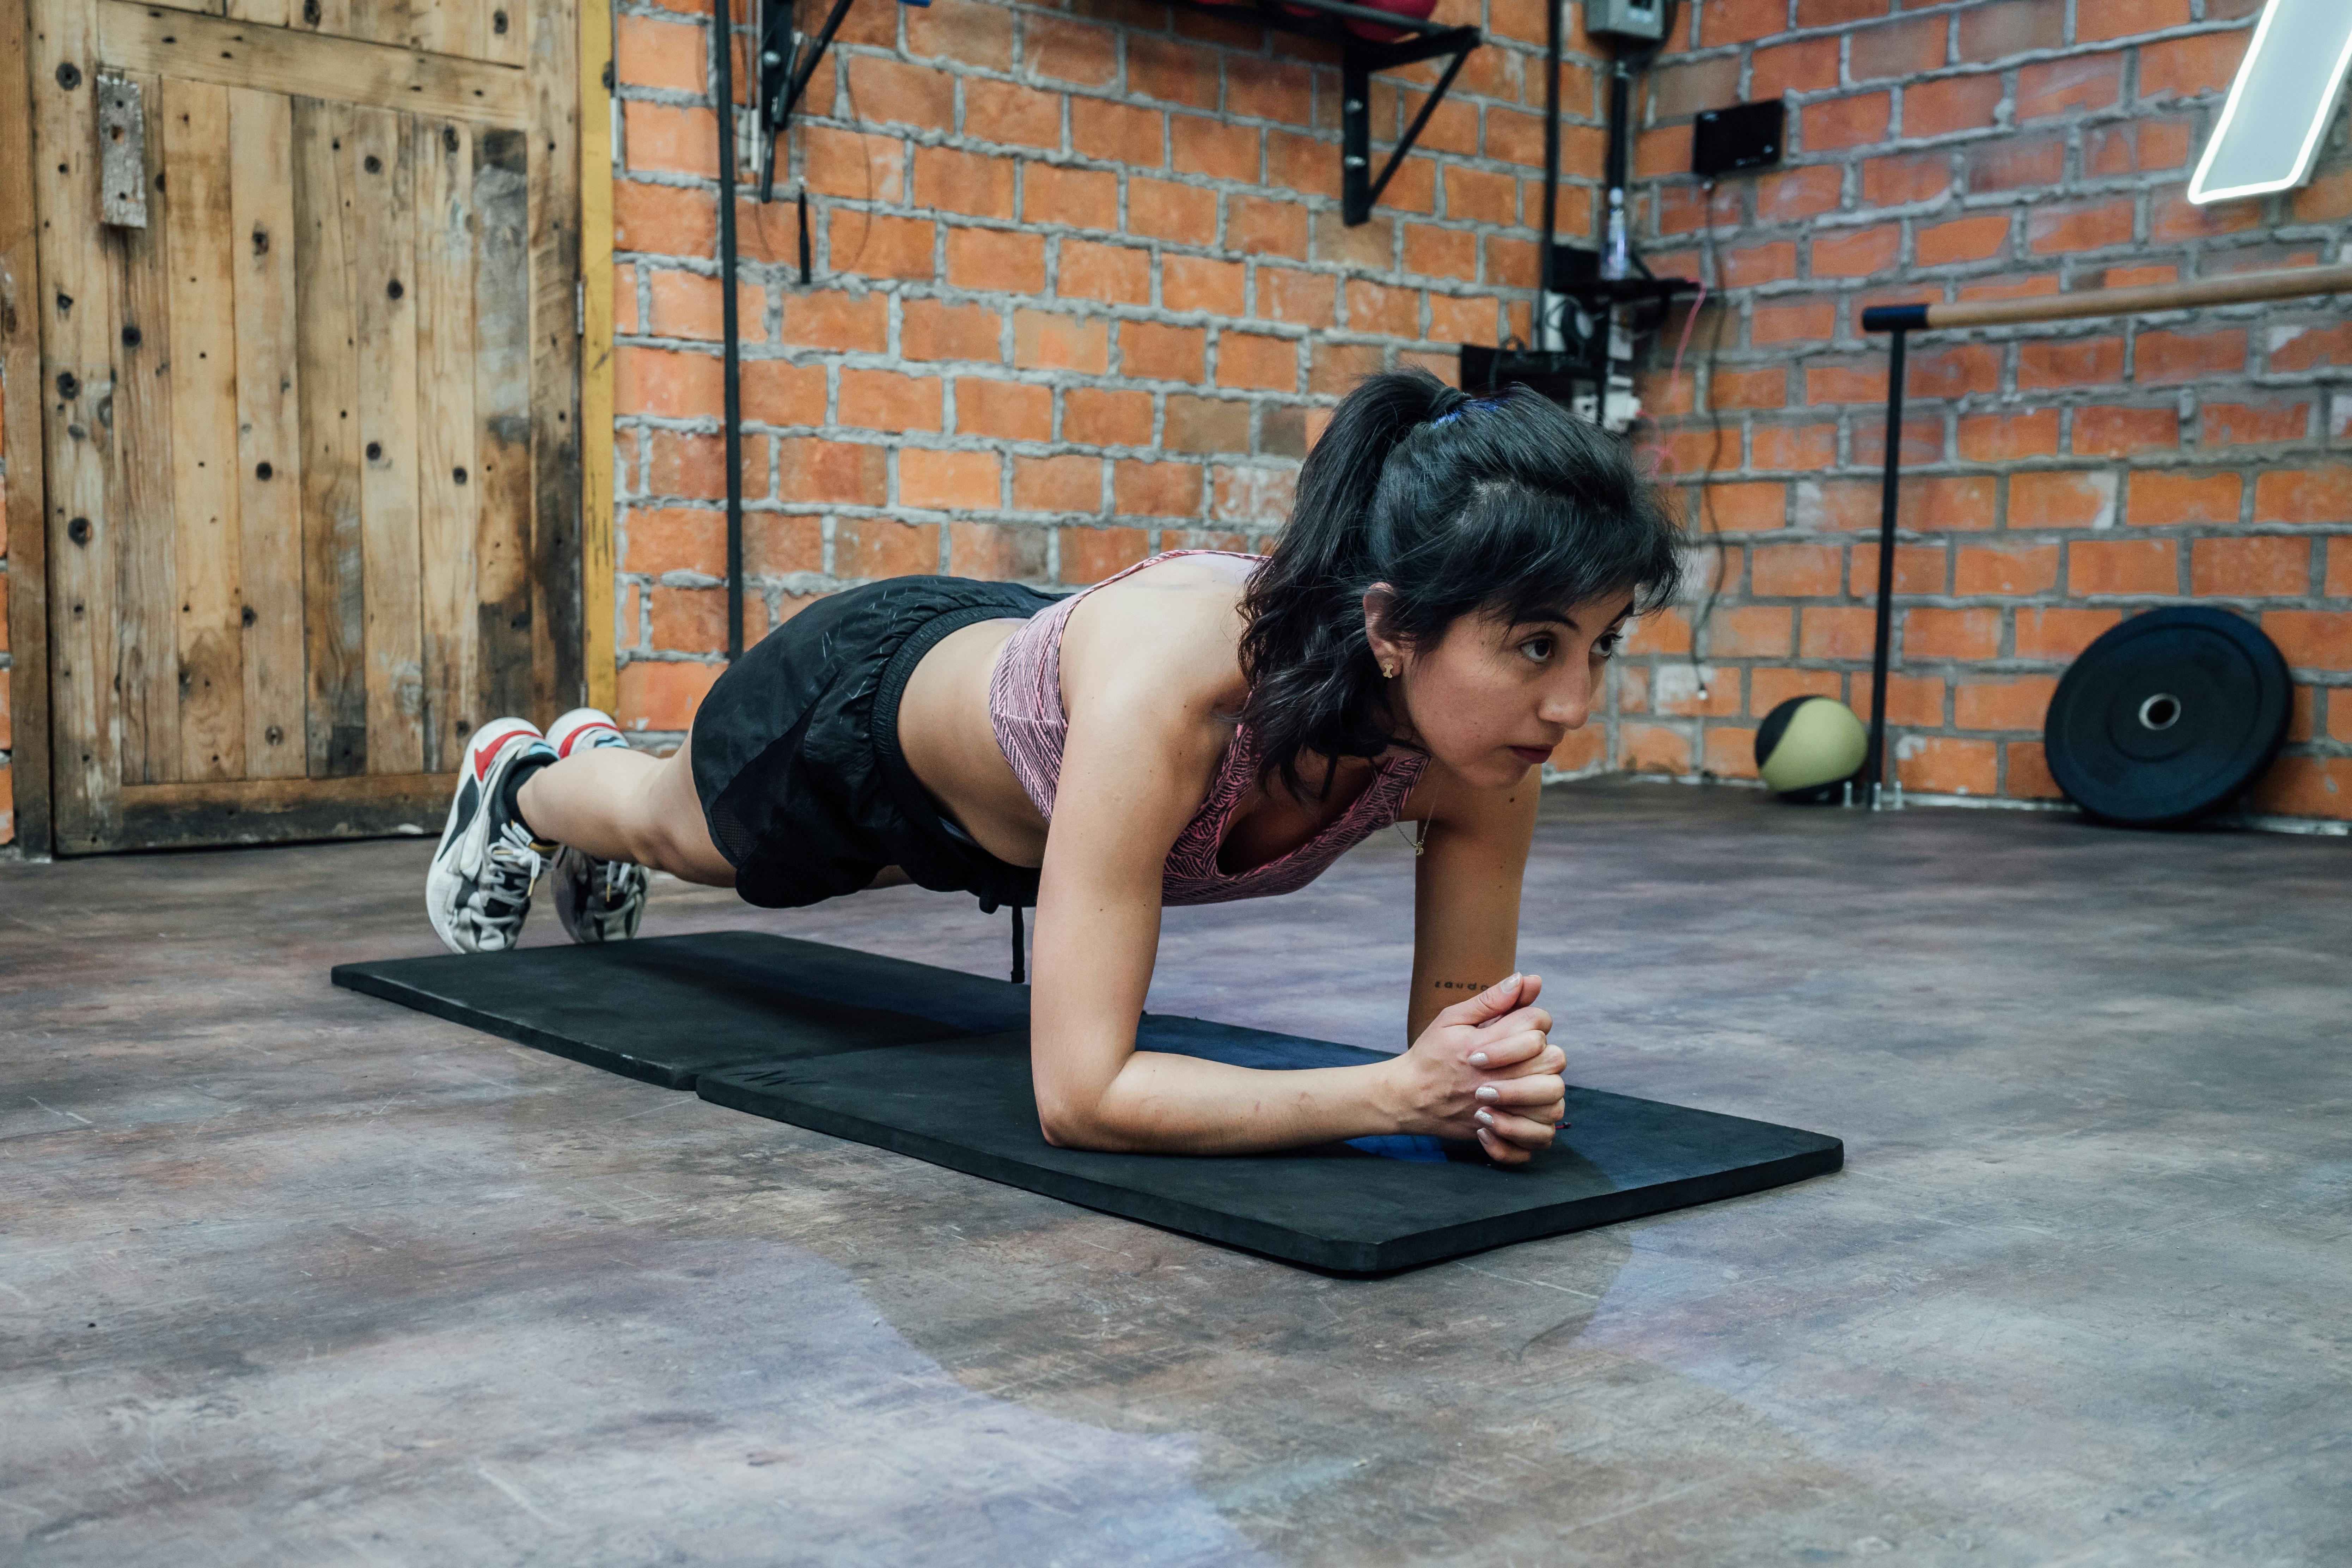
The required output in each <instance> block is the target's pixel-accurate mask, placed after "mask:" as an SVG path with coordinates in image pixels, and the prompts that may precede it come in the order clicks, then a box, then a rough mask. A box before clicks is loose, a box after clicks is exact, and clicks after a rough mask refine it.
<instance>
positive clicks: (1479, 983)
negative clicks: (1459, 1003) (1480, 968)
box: [1430, 980, 1494, 991]
mask: <svg viewBox="0 0 2352 1568" xmlns="http://www.w3.org/2000/svg"><path fill="white" fill-rule="evenodd" d="M1430 984H1432V985H1433V986H1434V987H1436V988H1437V989H1438V990H1440V991H1484V990H1485V989H1486V987H1487V986H1488V985H1490V984H1494V983H1493V982H1492V981H1487V980H1433V981H1431V982H1430Z"/></svg>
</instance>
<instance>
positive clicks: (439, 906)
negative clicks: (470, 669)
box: [425, 719, 555, 952]
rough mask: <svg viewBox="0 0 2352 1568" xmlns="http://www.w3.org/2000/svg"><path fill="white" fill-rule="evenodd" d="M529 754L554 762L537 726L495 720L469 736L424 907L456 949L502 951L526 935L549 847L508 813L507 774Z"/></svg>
mask: <svg viewBox="0 0 2352 1568" xmlns="http://www.w3.org/2000/svg"><path fill="white" fill-rule="evenodd" d="M526 758H530V759H535V760H537V761H539V762H542V763H551V762H553V761H555V748H554V747H552V746H551V745H549V744H548V743H547V741H546V739H545V737H543V736H541V734H540V732H539V728H538V726H537V725H534V724H532V723H531V722H530V721H529V720H526V719H493V720H492V721H490V722H488V723H487V724H485V725H483V726H482V727H481V728H480V729H478V730H477V731H474V734H473V738H472V739H471V740H469V741H467V742H466V757H465V762H464V764H463V766H462V769H461V771H460V772H459V773H458V777H457V795H456V797H455V798H454V799H452V800H451V801H450V803H449V822H448V826H446V827H444V828H443V829H442V830H441V847H439V848H438V849H436V850H435V851H434V852H433V868H432V869H431V870H430V871H427V872H426V873H425V913H426V914H428V915H430V916H431V917H432V920H433V930H434V932H435V934H436V935H437V936H439V937H440V939H441V941H442V942H443V943H444V944H445V945H446V946H447V948H448V949H449V951H450V952H504V951H506V950H507V949H509V948H511V947H513V946H514V945H515V944H516V943H517V942H520V940H521V937H522V922H523V917H524V916H526V915H528V914H530V894H531V888H532V886H533V884H535V883H536V882H537V881H538V880H539V873H540V869H541V867H542V866H543V865H544V864H545V863H546V857H547V855H548V854H549V853H550V852H551V850H552V849H553V846H552V845H544V844H539V843H535V842H534V841H533V840H532V838H531V836H530V828H528V827H526V826H523V824H522V822H521V820H520V818H518V817H512V816H508V815H506V812H505V810H504V806H503V802H504V801H505V799H506V784H507V779H508V777H509V775H510V774H511V773H513V772H514V769H515V765H516V764H517V763H520V762H522V761H524V760H525V759H526Z"/></svg>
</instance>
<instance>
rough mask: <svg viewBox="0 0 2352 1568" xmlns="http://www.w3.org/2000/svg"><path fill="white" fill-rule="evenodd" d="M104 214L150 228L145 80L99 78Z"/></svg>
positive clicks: (117, 222)
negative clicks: (142, 90)
mask: <svg viewBox="0 0 2352 1568" xmlns="http://www.w3.org/2000/svg"><path fill="white" fill-rule="evenodd" d="M98 216H99V220H100V222H101V223H107V224H110V225H112V226H115V227H116V228H145V227H146V226H147V113H146V109H145V107H144V105H143V104H142V102H141V94H140V91H139V84H138V83H137V82H135V81H126V80H124V79H122V78H121V77H119V76H104V75H101V76H100V78H99V79H98Z"/></svg>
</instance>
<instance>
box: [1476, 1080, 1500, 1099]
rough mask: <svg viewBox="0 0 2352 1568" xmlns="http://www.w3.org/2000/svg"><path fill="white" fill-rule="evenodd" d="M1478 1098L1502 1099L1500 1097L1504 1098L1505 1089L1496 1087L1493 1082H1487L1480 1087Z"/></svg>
mask: <svg viewBox="0 0 2352 1568" xmlns="http://www.w3.org/2000/svg"><path fill="white" fill-rule="evenodd" d="M1478 1098H1479V1099H1481V1100H1500V1099H1502V1098H1503V1091H1502V1090H1501V1089H1496V1087H1495V1086H1494V1085H1493V1084H1491V1083H1490V1084H1486V1085H1483V1086H1481V1088H1480V1089H1479V1090H1478Z"/></svg>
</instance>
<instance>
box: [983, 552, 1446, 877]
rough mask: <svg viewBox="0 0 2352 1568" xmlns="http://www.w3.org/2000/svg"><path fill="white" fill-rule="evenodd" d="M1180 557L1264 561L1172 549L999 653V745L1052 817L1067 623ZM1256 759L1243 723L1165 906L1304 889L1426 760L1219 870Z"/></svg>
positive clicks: (1376, 778) (1402, 793)
mask: <svg viewBox="0 0 2352 1568" xmlns="http://www.w3.org/2000/svg"><path fill="white" fill-rule="evenodd" d="M1180 555H1227V556H1232V557H1234V558H1235V559H1237V560H1243V561H1258V560H1262V559H1264V557H1262V556H1256V555H1246V554H1244V553H1242V552H1239V551H1234V550H1171V551H1170V552H1167V553H1166V554H1164V555H1155V556H1153V557H1152V558H1151V559H1150V560H1149V561H1142V562H1138V563H1136V564H1135V565H1132V566H1130V567H1129V568H1128V569H1127V570H1126V571H1125V572H1121V573H1118V574H1116V575H1114V576H1110V577H1106V578H1104V579H1103V580H1102V581H1101V582H1100V583H1097V584H1095V585H1094V588H1087V589H1085V590H1083V591H1081V592H1079V593H1076V594H1073V595H1070V596H1069V597H1068V598H1066V599H1064V600H1062V601H1061V602H1060V603H1058V604H1056V605H1053V606H1052V607H1051V608H1048V609H1045V610H1041V611H1039V612H1038V613H1037V614H1036V615H1035V616H1033V617H1031V619H1030V621H1029V623H1028V625H1026V626H1023V627H1022V628H1021V629H1020V630H1019V631H1017V632H1015V633H1013V637H1012V640H1010V641H1009V642H1007V643H1006V644H1005V645H1004V650H1003V652H1002V653H1001V654H999V655H998V656H997V660H996V668H995V671H994V673H993V674H992V677H991V679H990V681H989V694H988V696H989V700H988V710H989V717H990V719H991V720H992V721H993V722H994V725H995V729H996V743H997V745H998V747H999V748H1001V749H1002V750H1003V752H1004V760H1005V761H1006V762H1008V763H1012V764H1013V776H1014V777H1016V778H1018V779H1019V780H1020V781H1021V787H1022V788H1023V789H1024V790H1025V791H1027V792H1028V795H1029V798H1030V799H1031V800H1032V801H1033V802H1034V803H1035V804H1036V806H1037V809H1038V810H1039V811H1040V812H1042V813H1043V814H1044V815H1045V820H1046V821H1048V822H1051V821H1052V820H1053V819H1054V796H1055V790H1056V788H1057V786H1058V785H1059V784H1060V782H1061V776H1062V746H1063V743H1064V742H1065V741H1066V739H1067V738H1068V736H1069V732H1070V721H1069V716H1068V715H1067V714H1066V713H1065V712H1064V711H1063V709H1062V633H1063V630H1064V628H1065V627H1066V626H1068V624H1069V619H1070V612H1071V611H1072V610H1074V609H1076V607H1077V604H1078V601H1079V600H1080V599H1083V598H1085V597H1086V596H1087V594H1091V593H1093V592H1094V591H1095V588H1102V587H1108V585H1109V584H1113V583H1116V582H1118V580H1119V578H1121V577H1126V576H1129V575H1131V574H1134V573H1137V572H1140V571H1142V570H1143V569H1144V568H1146V567H1148V566H1154V565H1157V564H1158V563H1160V562H1162V561H1172V560H1174V559H1176V558H1177V557H1178V556H1180ZM1257 759H1258V750H1257V746H1256V744H1255V741H1254V740H1253V738H1252V737H1251V734H1250V731H1249V728H1248V726H1246V725H1236V726H1235V727H1234V742H1233V744H1232V745H1230V746H1228V747H1227V748H1226V749H1225V760H1224V763H1223V765H1222V766H1221V767H1220V768H1219V769H1218V771H1217V777H1216V781H1215V783H1213V784H1211V785H1210V786H1209V795H1208V798H1207V799H1206V800H1203V801H1202V803H1201V809H1200V810H1199V811H1197V812H1195V813H1194V814H1193V816H1192V821H1190V822H1188V823H1186V824H1185V825H1184V831H1183V832H1182V833H1181V834H1179V835H1177V837H1176V843H1175V847H1173V848H1171V849H1170V850H1169V852H1168V864H1167V867H1166V868H1165V869H1164V870H1162V871H1161V873H1160V902H1161V903H1162V904H1218V903H1223V902H1226V901H1227V900H1233V899H1263V898H1269V897H1271V896H1273V895H1274V894H1276V893H1290V892H1296V891H1297V890H1298V889H1301V888H1303V887H1305V886H1307V883H1309V882H1311V881H1313V880H1314V879H1316V878H1318V877H1319V876H1321V875H1322V874H1323V872H1324V870H1325V869H1326V868H1328V867H1329V866H1330V864H1331V862H1332V861H1334V860H1337V859H1338V858H1339V857H1340V856H1342V855H1344V854H1346V853H1347V852H1348V851H1349V850H1350V849H1352V848H1354V847H1356V846H1357V845H1359V844H1360V843H1362V842H1363V841H1364V840H1365V839H1366V838H1368V837H1370V836H1371V835H1373V834H1375V833H1377V832H1379V831H1380V830H1381V828H1383V827H1386V826H1389V825H1390V824H1391V823H1392V822H1394V821H1396V819H1397V814H1398V813H1399V812H1401V811H1402V810H1403V809H1404V803H1405V797H1406V796H1407V795H1410V794H1412V786H1413V785H1414V784H1417V783H1419V782H1420V779H1421V773H1422V768H1423V765H1424V764H1425V763H1426V762H1427V759H1426V758H1423V757H1421V756H1417V755H1412V754H1407V755H1404V756H1401V757H1396V758H1393V759H1391V760H1390V761H1388V762H1384V763H1381V764H1380V765H1379V771H1378V772H1377V773H1375V774H1374V775H1373V777H1372V782H1371V783H1370V784H1367V785H1365V786H1364V793H1363V794H1362V795H1359V796H1358V797H1357V798H1356V803H1355V804H1354V805H1350V806H1349V808H1348V809H1347V811H1346V812H1345V813H1344V814H1343V815H1342V816H1340V817H1339V820H1338V821H1336V822H1334V823H1332V824H1331V826H1328V827H1327V828H1325V829H1324V830H1323V831H1322V832H1320V833H1318V834H1317V835H1316V836H1315V837H1312V838H1310V839H1308V840H1307V842H1306V843H1304V844H1302V845H1300V846H1299V847H1297V848H1296V849H1293V850H1292V851H1290V853H1288V854H1287V855H1283V856H1279V857H1277V858H1275V859H1272V860H1269V861H1267V862H1265V864H1264V865H1262V866H1253V867H1251V868H1249V869H1248V870H1246V871H1235V872H1225V871H1221V870H1219V869H1218V868H1217V853H1218V851H1219V850H1220V849H1221V848H1223V846H1224V841H1225V834H1226V832H1227V831H1228V830H1229V829H1230V828H1231V827H1232V826H1233V819H1234V814H1235V813H1236V812H1237V811H1238V810H1239V809H1240V807H1241V804H1242V801H1243V800H1244V797H1246V796H1247V795H1248V794H1249V791H1250V789H1251V786H1252V785H1254V784H1255V783H1256V782H1257Z"/></svg>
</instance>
